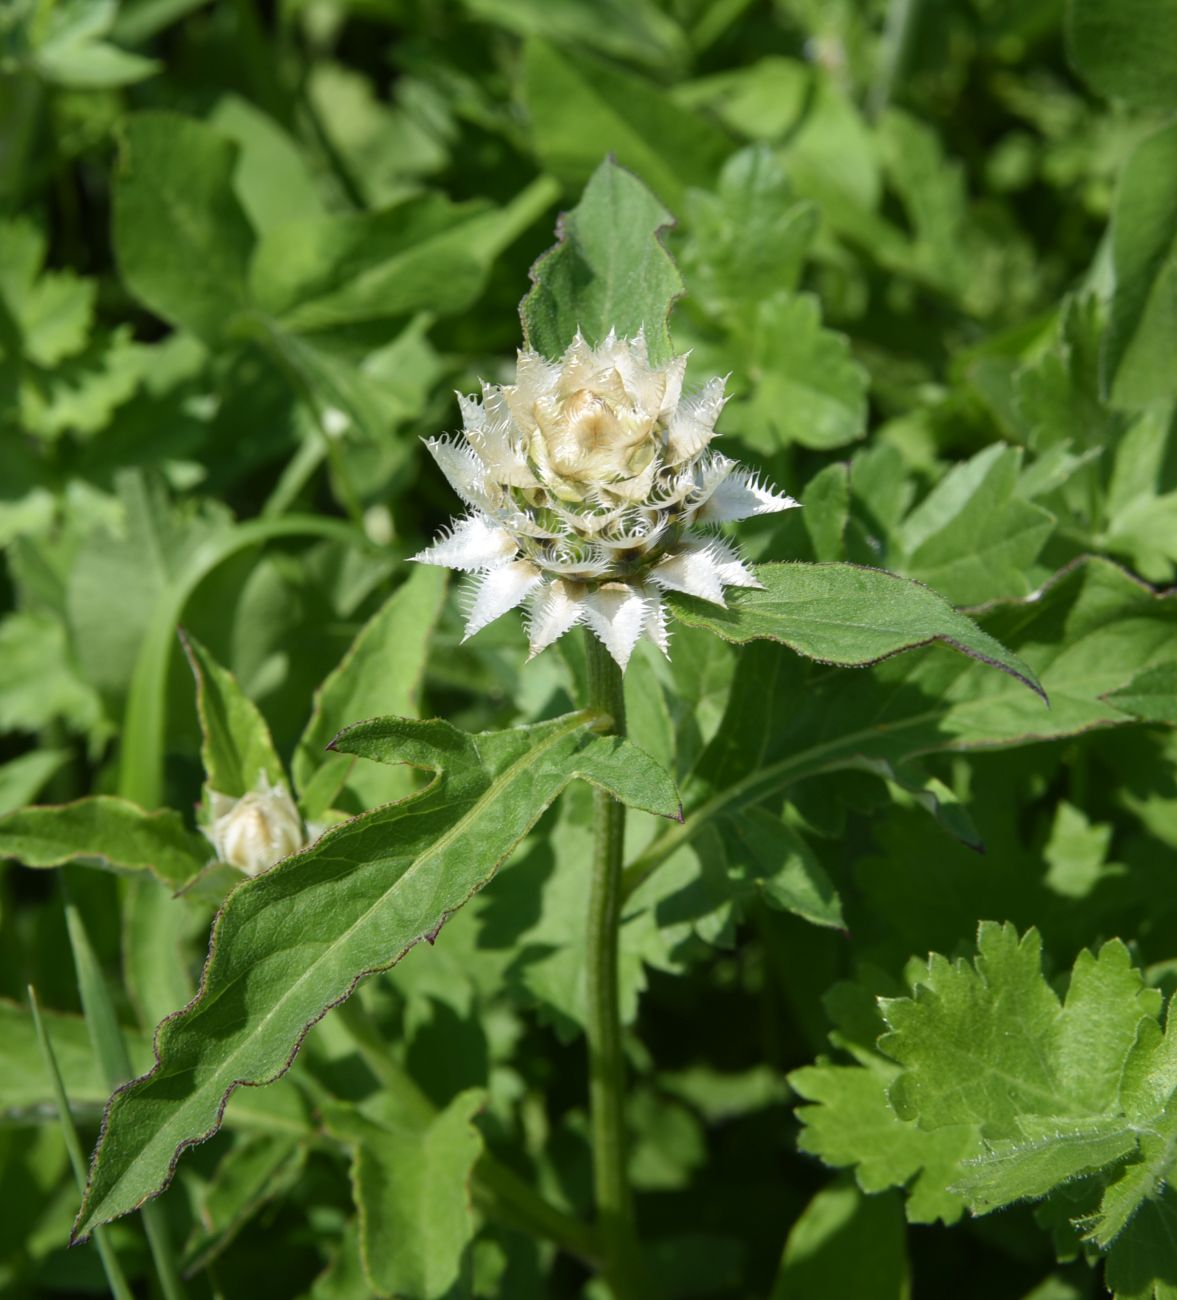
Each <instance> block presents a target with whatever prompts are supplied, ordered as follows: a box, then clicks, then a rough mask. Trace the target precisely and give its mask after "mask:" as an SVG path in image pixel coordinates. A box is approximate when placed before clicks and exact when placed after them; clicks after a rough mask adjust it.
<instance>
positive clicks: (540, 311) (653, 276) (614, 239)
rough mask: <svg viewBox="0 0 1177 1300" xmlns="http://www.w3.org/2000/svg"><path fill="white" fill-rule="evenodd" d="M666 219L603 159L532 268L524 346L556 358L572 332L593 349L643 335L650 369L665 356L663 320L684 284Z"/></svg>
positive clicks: (632, 180)
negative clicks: (613, 336)
mask: <svg viewBox="0 0 1177 1300" xmlns="http://www.w3.org/2000/svg"><path fill="white" fill-rule="evenodd" d="M672 220H673V219H672V217H671V215H670V213H669V212H667V211H666V209H665V208H663V206H662V205H661V204H660V203H659V202H658V200H657V199H656V198H655V197H654V196H653V195H652V194H651V193H650V191H649V190H648V189H646V187H645V186H644V185H643V184H642V182H641V181H640V180H638V179H637V177H636V176H633V175H631V174H630V173H629V172H627V171H626V170H625V169H624V168H623V167H618V165H617V164H616V163H615V162H614V161H613V160H612V159H611V158H608V159H606V160H605V161H604V162H603V163H602V164H601V165H600V167H598V168H597V170H596V171H595V172H594V173H593V175H592V179H591V180H590V181H589V183H588V184H587V185H586V186H585V190H584V194H583V196H582V197H581V200H580V202H579V203H578V204H577V205H576V207H575V208H573V209H572V211H571V212H569V213H566V214H565V215H564V216H563V217H562V218H561V221H560V226H559V232H558V233H559V236H560V242H559V243H558V244H556V245H555V247H554V248H551V249H549V250H548V252H546V253H545V254H544V255H543V257H541V258H540V259H539V261H538V262H537V263H536V264H535V267H534V269H533V270H532V273H531V277H532V279H533V280H534V281H535V286H534V288H533V289H532V290H531V292H530V293H529V294H528V295H527V297H526V298H524V300H523V305H522V308H521V311H522V315H523V328H524V332H525V334H526V336H527V343H528V346H529V347H531V348H534V349H535V351H536V352H541V353H543V355H544V356H546V357H552V358H556V357H559V356H561V355H563V353H564V351H565V349H566V348H567V347H568V345H569V344H570V343H571V342H572V340H573V338H574V337H575V336H576V332H577V330H580V331H581V333H583V335H584V337H585V338H586V339H587V340H588V341H589V342H590V343H592V344H594V345H595V344H598V343H600V342H601V340H602V339H604V337H605V336H606V335H607V334H608V333H609V331H610V330H616V331H617V333H618V335H620V336H621V337H623V338H632V337H634V336H635V335H636V334H637V333H638V332H639V331H644V332H645V335H646V344H647V346H648V347H649V350H650V360H651V361H653V362H654V363H655V364H658V363H660V362H663V361H665V360H667V358H668V357H669V356H670V352H671V346H670V334H669V332H668V330H667V327H666V321H667V317H668V316H669V315H670V307H671V304H672V303H673V302H674V300H675V299H676V298H677V297H678V296H679V295H680V294H681V293H682V291H683V283H682V279H681V277H680V276H679V273H678V270H677V268H676V267H675V265H674V261H673V259H672V258H671V256H670V254H669V253H668V252H667V251H666V249H665V248H664V247H663V246H662V241H661V240H660V238H659V231H661V230H662V229H664V228H665V227H666V226H668V225H670V224H671V223H672Z"/></svg>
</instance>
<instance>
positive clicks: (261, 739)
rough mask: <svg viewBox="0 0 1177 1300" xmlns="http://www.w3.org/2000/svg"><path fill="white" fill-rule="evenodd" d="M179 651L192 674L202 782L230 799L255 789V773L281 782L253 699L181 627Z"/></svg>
mask: <svg viewBox="0 0 1177 1300" xmlns="http://www.w3.org/2000/svg"><path fill="white" fill-rule="evenodd" d="M180 639H181V641H182V642H183V645H184V653H185V654H186V655H187V656H188V662H189V664H190V665H191V667H192V674H193V676H194V677H195V678H196V712H197V714H198V716H199V718H200V734H201V737H202V744H201V747H200V756H201V758H202V760H203V761H204V777H205V784H206V787H207V788H209V789H211V790H216V791H218V792H219V793H220V794H224V795H228V796H230V798H233V799H240V798H241V796H242V795H245V794H250V793H251V792H252V791H254V790H256V789H257V784H258V777H259V776H263V775H264V776H265V778H266V781H267V783H268V784H269V785H275V784H278V783H282V784H285V777H286V773H285V770H284V768H283V767H282V760H281V759H280V758H279V757H278V755H277V753H276V752H275V750H274V742H273V740H272V739H271V738H270V729H269V727H267V726H266V720H265V719H264V718H263V717H262V715H261V711H260V710H259V709H258V707H257V705H256V704H254V702H253V701H252V700H251V699H250V698H249V697H248V696H247V695H246V694H245V692H244V691H243V690H242V689H241V687H240V686H239V685H238V684H237V679H236V678H235V677H234V676H233V674H232V673H231V672H229V671H228V669H226V668H222V667H221V665H220V664H219V663H217V661H216V660H215V659H214V658H213V657H212V655H211V654H209V652H208V651H207V650H206V649H205V648H204V646H202V645H201V644H200V642H199V641H197V640H196V638H195V637H194V636H191V635H188V634H187V633H184V632H181V633H180Z"/></svg>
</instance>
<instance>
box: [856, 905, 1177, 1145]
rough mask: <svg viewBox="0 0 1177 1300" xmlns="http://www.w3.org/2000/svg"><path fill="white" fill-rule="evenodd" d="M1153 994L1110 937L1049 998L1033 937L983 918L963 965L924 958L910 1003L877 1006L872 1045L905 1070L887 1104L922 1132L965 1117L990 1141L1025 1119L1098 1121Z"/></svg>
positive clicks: (1110, 1102)
mask: <svg viewBox="0 0 1177 1300" xmlns="http://www.w3.org/2000/svg"><path fill="white" fill-rule="evenodd" d="M1158 999H1159V995H1158V994H1157V993H1155V992H1154V991H1153V990H1150V989H1146V988H1145V987H1144V984H1143V981H1142V980H1141V978H1140V975H1139V972H1137V971H1134V970H1133V969H1132V966H1131V962H1130V960H1129V957H1128V952H1127V949H1125V948H1124V946H1123V944H1121V943H1119V942H1118V941H1113V942H1111V943H1108V944H1105V945H1104V947H1103V948H1102V949H1101V951H1100V954H1099V956H1098V957H1093V956H1092V955H1091V954H1090V953H1088V952H1083V953H1081V954H1080V955H1079V958H1078V960H1077V961H1076V963H1075V969H1074V973H1073V975H1072V978H1071V984H1070V987H1069V989H1068V992H1067V997H1066V1001H1065V1002H1062V1003H1060V1001H1059V999H1058V997H1057V996H1056V995H1055V993H1054V991H1053V990H1052V989H1051V988H1050V986H1049V985H1048V984H1047V983H1046V981H1045V979H1043V977H1042V945H1041V940H1040V939H1039V937H1038V934H1037V932H1036V931H1034V930H1030V931H1027V933H1026V935H1025V936H1024V937H1023V938H1022V939H1020V940H1019V938H1018V936H1017V933H1016V932H1015V930H1014V929H1013V927H1012V926H1008V925H1007V926H999V925H994V924H991V923H985V924H983V925H982V926H981V928H980V930H979V931H978V935H977V957H976V959H975V961H974V963H973V964H972V965H969V964H966V963H964V962H959V963H950V962H948V961H947V960H946V959H944V958H942V957H937V956H933V957H932V958H931V959H930V960H929V963H928V967H927V971H926V974H923V975H921V976H920V980H919V983H918V984H917V986H916V989H915V992H914V994H913V996H912V998H910V999H908V998H900V999H894V1000H892V1001H889V1002H887V1003H885V1004H884V1006H883V1017H884V1019H885V1020H886V1022H887V1024H888V1026H889V1028H890V1031H891V1032H890V1033H889V1034H887V1035H886V1036H885V1037H883V1038H882V1039H881V1040H880V1042H879V1047H880V1049H881V1050H882V1051H884V1052H885V1053H886V1054H887V1055H888V1056H890V1057H891V1058H892V1059H893V1060H895V1061H897V1062H898V1063H899V1064H900V1065H901V1066H903V1067H904V1069H903V1073H902V1075H901V1076H900V1078H899V1079H898V1080H897V1082H896V1085H895V1087H893V1088H892V1090H891V1099H892V1102H893V1103H894V1105H895V1108H896V1111H897V1112H898V1113H899V1114H900V1115H901V1116H903V1117H904V1118H907V1119H918V1120H919V1122H920V1123H921V1124H922V1125H923V1127H925V1128H937V1127H940V1126H941V1125H945V1124H974V1123H976V1124H981V1125H983V1126H984V1128H985V1131H986V1135H987V1136H989V1137H992V1138H1005V1137H1011V1136H1017V1135H1019V1133H1020V1131H1021V1129H1020V1125H1021V1121H1022V1120H1023V1118H1024V1117H1025V1116H1027V1115H1030V1116H1049V1117H1051V1118H1054V1117H1057V1116H1067V1117H1076V1118H1079V1117H1092V1116H1102V1115H1104V1114H1105V1113H1106V1112H1108V1111H1109V1110H1111V1109H1112V1108H1114V1107H1115V1106H1116V1103H1117V1101H1118V1091H1119V1084H1120V1076H1121V1073H1122V1072H1123V1069H1124V1062H1125V1058H1126V1057H1127V1055H1128V1052H1129V1051H1130V1049H1131V1048H1132V1045H1133V1043H1134V1042H1135V1041H1136V1037H1137V1034H1138V1032H1139V1031H1140V1026H1141V1023H1142V1021H1143V1020H1144V1019H1146V1018H1151V1019H1155V1016H1156V1010H1157V1004H1158Z"/></svg>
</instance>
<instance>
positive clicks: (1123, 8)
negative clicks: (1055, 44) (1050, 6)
mask: <svg viewBox="0 0 1177 1300" xmlns="http://www.w3.org/2000/svg"><path fill="white" fill-rule="evenodd" d="M1066 30H1067V53H1068V54H1069V56H1070V59H1071V62H1072V63H1073V64H1074V65H1075V67H1076V68H1077V69H1078V70H1079V73H1080V74H1081V75H1082V77H1083V78H1084V79H1085V80H1086V81H1087V82H1088V83H1089V84H1090V85H1091V86H1092V87H1093V88H1094V89H1095V90H1097V91H1098V92H1099V93H1100V94H1101V95H1106V96H1107V97H1108V98H1110V99H1126V100H1128V102H1129V103H1132V104H1143V105H1148V106H1150V107H1159V108H1174V107H1177V85H1174V82H1173V68H1174V66H1177V3H1174V0H1116V3H1115V4H1108V3H1106V0H1069V3H1068V5H1067V29H1066Z"/></svg>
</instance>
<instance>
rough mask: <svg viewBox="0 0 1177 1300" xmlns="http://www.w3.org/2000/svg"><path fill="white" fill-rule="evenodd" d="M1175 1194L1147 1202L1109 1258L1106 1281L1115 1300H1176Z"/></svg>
mask: <svg viewBox="0 0 1177 1300" xmlns="http://www.w3.org/2000/svg"><path fill="white" fill-rule="evenodd" d="M1174 1240H1177V1191H1174V1190H1173V1188H1171V1187H1165V1188H1163V1189H1161V1190H1160V1192H1159V1194H1158V1195H1157V1196H1156V1197H1155V1198H1153V1199H1152V1200H1148V1201H1146V1202H1145V1203H1144V1204H1143V1205H1142V1206H1141V1207H1140V1209H1139V1210H1138V1211H1137V1213H1136V1215H1135V1216H1134V1217H1133V1219H1132V1221H1131V1223H1129V1224H1128V1227H1127V1228H1126V1230H1125V1231H1124V1233H1123V1235H1122V1236H1121V1237H1120V1238H1119V1239H1118V1240H1117V1241H1116V1243H1115V1244H1114V1245H1113V1246H1112V1249H1111V1251H1110V1252H1109V1254H1108V1261H1107V1270H1106V1273H1105V1280H1106V1282H1107V1284H1108V1286H1109V1287H1110V1288H1111V1289H1112V1291H1113V1292H1114V1293H1115V1296H1116V1300H1177V1251H1175V1250H1174V1248H1173V1242H1174Z"/></svg>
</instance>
